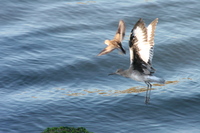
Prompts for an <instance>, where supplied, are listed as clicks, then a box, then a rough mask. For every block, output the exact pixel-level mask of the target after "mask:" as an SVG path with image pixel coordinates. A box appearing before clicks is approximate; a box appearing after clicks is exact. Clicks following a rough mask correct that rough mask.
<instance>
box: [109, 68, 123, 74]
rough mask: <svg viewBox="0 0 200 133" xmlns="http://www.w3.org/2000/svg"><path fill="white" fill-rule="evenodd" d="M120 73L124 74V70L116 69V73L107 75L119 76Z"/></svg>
mask: <svg viewBox="0 0 200 133" xmlns="http://www.w3.org/2000/svg"><path fill="white" fill-rule="evenodd" d="M122 72H124V70H123V69H117V71H116V72H114V73H110V74H108V75H116V74H118V75H121V74H122Z"/></svg>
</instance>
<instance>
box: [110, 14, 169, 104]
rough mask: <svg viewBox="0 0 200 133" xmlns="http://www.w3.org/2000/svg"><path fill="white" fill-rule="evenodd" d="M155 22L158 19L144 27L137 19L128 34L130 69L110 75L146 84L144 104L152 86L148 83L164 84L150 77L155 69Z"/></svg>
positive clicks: (161, 80)
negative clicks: (153, 63) (153, 64)
mask: <svg viewBox="0 0 200 133" xmlns="http://www.w3.org/2000/svg"><path fill="white" fill-rule="evenodd" d="M157 22H158V18H156V19H155V20H154V21H152V22H151V24H149V26H148V27H146V26H145V23H144V21H143V20H142V19H139V21H138V22H137V23H136V24H135V26H134V27H133V29H132V30H131V34H130V40H129V51H130V67H129V69H127V70H123V69H118V70H117V71H116V72H115V73H112V74H118V75H121V76H123V77H126V78H131V79H133V80H136V81H139V82H145V83H146V84H147V93H146V100H145V102H146V103H148V102H149V100H150V90H151V86H152V85H151V84H150V83H151V82H156V83H161V84H164V83H165V80H164V79H162V78H159V77H156V76H153V75H152V74H153V73H154V72H155V69H154V68H153V67H152V58H153V48H154V32H155V29H156V25H157ZM112 74H111V75H112ZM148 91H149V92H148Z"/></svg>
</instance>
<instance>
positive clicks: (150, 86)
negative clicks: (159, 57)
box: [149, 83, 152, 101]
mask: <svg viewBox="0 0 200 133" xmlns="http://www.w3.org/2000/svg"><path fill="white" fill-rule="evenodd" d="M149 88H150V89H149V101H150V95H151V88H152V85H151V83H149Z"/></svg>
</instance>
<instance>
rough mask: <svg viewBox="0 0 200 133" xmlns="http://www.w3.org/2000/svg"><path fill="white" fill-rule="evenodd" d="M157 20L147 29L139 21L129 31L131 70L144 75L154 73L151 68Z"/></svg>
mask: <svg viewBox="0 0 200 133" xmlns="http://www.w3.org/2000/svg"><path fill="white" fill-rule="evenodd" d="M157 22H158V19H155V20H154V21H153V22H152V23H151V24H150V25H149V26H148V27H147V28H146V26H145V23H144V21H143V20H142V19H139V20H138V22H137V23H136V24H135V26H134V27H133V29H132V30H131V34H130V40H129V49H130V62H131V67H133V69H135V70H138V71H140V72H143V73H144V74H151V73H154V71H155V69H153V68H152V66H151V64H152V58H153V46H154V32H155V27H156V24H157Z"/></svg>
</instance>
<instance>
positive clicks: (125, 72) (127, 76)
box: [121, 69, 131, 78]
mask: <svg viewBox="0 0 200 133" xmlns="http://www.w3.org/2000/svg"><path fill="white" fill-rule="evenodd" d="M129 71H130V70H129V69H127V70H124V71H123V72H122V73H121V75H122V76H123V77H126V78H130V76H131V73H130V72H129Z"/></svg>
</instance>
